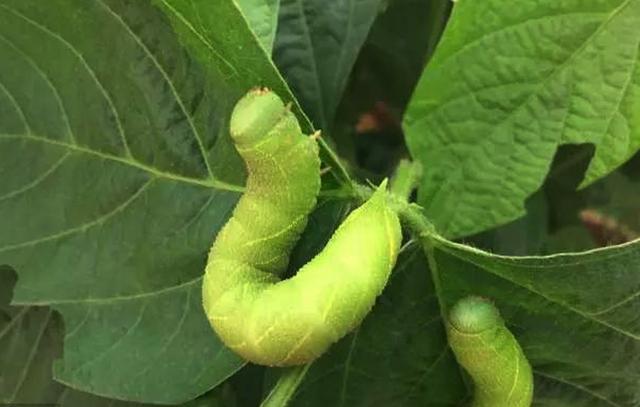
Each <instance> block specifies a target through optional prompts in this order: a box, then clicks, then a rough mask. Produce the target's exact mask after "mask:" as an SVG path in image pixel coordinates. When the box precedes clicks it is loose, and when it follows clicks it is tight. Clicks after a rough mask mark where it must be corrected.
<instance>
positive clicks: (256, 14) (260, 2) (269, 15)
mask: <svg viewBox="0 0 640 407" xmlns="http://www.w3.org/2000/svg"><path fill="white" fill-rule="evenodd" d="M238 5H239V6H240V9H241V10H242V13H243V14H244V15H245V17H246V18H247V20H249V25H250V26H251V29H252V30H253V32H254V33H255V34H256V36H257V37H258V39H259V40H260V44H261V45H262V46H263V47H264V49H265V50H266V51H267V52H268V53H269V54H270V53H271V50H272V49H273V42H274V39H275V36H276V28H277V27H278V9H279V8H280V0H238Z"/></svg>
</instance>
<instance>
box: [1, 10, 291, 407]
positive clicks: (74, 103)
mask: <svg viewBox="0 0 640 407" xmlns="http://www.w3.org/2000/svg"><path fill="white" fill-rule="evenodd" d="M162 3H163V5H165V6H166V7H165V9H167V10H169V11H170V12H171V13H172V14H171V15H172V19H173V20H174V22H176V24H177V25H180V24H182V25H183V28H184V30H190V29H192V28H193V27H194V26H193V25H192V24H191V23H189V21H187V20H185V16H184V15H183V14H180V13H179V11H178V10H179V9H177V8H176V7H178V6H177V5H175V7H170V4H171V3H179V2H178V1H175V2H170V1H169V0H167V1H164V2H162ZM202 4H205V2H202ZM206 4H207V5H208V7H209V10H208V11H209V13H210V16H215V18H216V19H221V18H222V19H223V20H224V21H225V24H223V25H220V24H215V25H214V24H210V25H208V26H206V27H214V26H215V33H213V32H212V33H211V35H212V37H210V38H208V39H207V40H206V41H205V42H204V44H205V45H206V47H207V48H206V50H207V52H208V54H207V55H208V58H207V59H206V60H205V61H204V63H203V64H202V65H201V64H199V63H197V62H196V61H194V60H193V59H192V58H190V57H189V55H188V54H187V52H186V51H185V49H184V48H183V47H182V46H181V44H180V43H179V42H178V41H177V38H176V35H175V33H174V32H173V30H172V27H171V25H170V24H169V23H168V22H167V20H166V17H165V16H164V15H163V14H162V13H161V12H160V11H159V10H157V9H156V8H154V7H152V6H150V5H149V4H148V2H145V1H133V2H131V1H124V0H92V1H86V0H60V1H56V2H41V1H37V0H29V1H23V0H2V1H0V60H1V61H2V63H0V174H1V177H0V213H1V214H2V219H3V220H5V223H3V227H2V228H1V229H0V264H9V265H11V266H12V267H13V268H15V269H16V271H17V273H18V275H19V280H18V285H17V287H16V290H15V296H14V303H15V304H21V305H51V306H52V308H53V309H54V310H57V311H59V312H60V313H61V314H62V316H63V318H64V325H65V329H66V340H65V349H64V357H63V359H61V360H60V361H58V363H56V367H55V377H56V379H57V380H59V381H61V382H63V383H66V384H69V385H70V386H73V387H74V388H77V389H81V390H84V391H87V392H91V393H95V394H100V395H104V396H110V397H114V398H118V399H125V400H135V401H145V402H155V403H180V402H184V401H186V400H189V399H192V398H194V397H196V396H197V395H199V394H202V393H204V392H205V391H207V390H208V389H210V388H212V387H214V386H216V385H217V384H218V383H220V382H222V381H223V380H224V379H226V378H227V377H228V376H229V375H231V374H232V373H234V372H235V371H236V370H237V369H238V368H239V367H240V366H242V365H243V363H244V362H243V361H242V360H240V359H239V358H238V357H237V356H235V355H234V354H232V353H231V352H230V351H228V350H227V349H226V348H225V347H223V346H222V344H221V343H220V342H219V341H218V340H217V338H216V336H215V334H214V333H213V331H212V330H211V328H210V327H209V324H208V323H207V321H206V318H205V317H204V314H203V311H202V309H201V303H200V302H201V300H200V279H201V274H202V272H203V269H204V264H205V260H206V253H207V250H208V248H209V246H210V244H211V241H212V240H213V237H214V236H215V233H216V231H217V230H218V229H219V228H220V227H221V225H222V224H223V223H224V222H225V221H226V219H227V218H228V216H229V213H230V211H231V209H232V208H233V206H234V204H235V202H236V200H237V199H238V197H239V191H240V189H241V187H240V185H241V182H242V181H243V169H242V166H241V164H240V163H239V161H238V160H236V159H234V158H233V157H234V156H233V154H231V153H232V152H233V148H232V147H231V146H230V145H229V143H228V137H227V131H228V129H227V126H228V125H227V120H228V117H229V114H230V110H231V108H232V107H233V106H234V104H235V102H236V100H237V99H238V98H239V97H240V96H241V95H242V94H243V93H245V92H246V90H247V89H249V88H251V87H254V86H256V85H266V86H270V87H272V88H274V89H279V90H280V91H282V93H283V94H286V93H287V92H288V91H287V90H286V86H285V85H284V82H283V81H282V79H281V78H280V77H279V76H278V74H277V72H276V70H275V68H274V67H273V65H272V64H271V62H270V61H269V59H268V57H267V56H266V54H265V53H264V50H262V49H261V48H260V46H259V44H258V42H257V40H256V38H255V36H254V35H253V34H252V33H251V32H250V31H249V29H248V26H247V24H246V21H245V20H244V18H243V16H242V15H241V13H240V11H239V10H238V8H237V6H236V5H235V4H234V3H232V1H231V0H221V1H215V2H206ZM218 21H219V20H218ZM113 44H117V46H113Z"/></svg>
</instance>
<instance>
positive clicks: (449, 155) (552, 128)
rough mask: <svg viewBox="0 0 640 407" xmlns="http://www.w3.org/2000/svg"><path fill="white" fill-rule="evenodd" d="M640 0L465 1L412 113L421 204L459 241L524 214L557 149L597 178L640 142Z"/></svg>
mask: <svg viewBox="0 0 640 407" xmlns="http://www.w3.org/2000/svg"><path fill="white" fill-rule="evenodd" d="M638 26H640V2H638V1H636V0H604V1H603V0H569V1H562V2H558V1H554V0H544V1H535V2H531V1H528V0H517V1H505V0H488V1H468V0H460V1H458V2H456V5H455V6H454V11H453V15H452V17H451V20H450V23H449V25H448V26H447V29H446V31H445V34H444V37H443V40H442V42H441V44H440V46H439V47H438V49H437V51H436V53H435V55H434V57H433V59H432V60H431V63H430V64H429V65H428V66H427V68H426V70H425V71H424V74H423V77H422V79H421V81H420V83H419V85H418V87H417V89H416V91H415V93H414V96H413V99H412V102H411V105H410V107H409V110H408V112H407V114H406V117H405V119H404V125H405V129H406V133H407V141H408V144H409V147H410V150H411V152H412V154H413V156H414V158H415V159H417V160H420V161H421V162H422V163H423V164H424V166H425V168H426V171H425V174H426V176H425V178H424V180H423V183H422V187H421V189H420V193H419V202H420V203H421V204H422V205H423V206H424V207H425V208H426V210H427V213H428V214H429V216H430V218H431V219H432V220H433V221H434V222H435V224H436V225H437V227H438V228H439V230H440V231H441V232H442V233H444V234H445V235H447V236H449V237H459V236H463V235H469V234H472V233H475V232H479V231H482V230H485V229H487V228H490V227H493V226H496V225H498V224H502V223H505V222H507V221H509V220H512V219H515V218H516V217H518V216H520V215H522V214H523V211H524V200H525V198H526V197H527V196H529V195H530V194H531V193H533V192H534V191H535V190H536V189H537V188H538V187H539V186H540V185H541V184H542V182H543V179H544V176H545V175H546V172H547V170H548V167H549V165H550V162H551V160H552V158H553V155H554V153H555V151H556V148H557V147H558V146H559V145H562V144H569V143H573V144H575V143H593V144H594V145H595V146H596V152H595V155H594V157H593V159H592V161H591V164H590V166H589V168H588V170H587V173H586V175H585V177H584V181H583V184H582V185H587V184H589V183H591V182H593V181H594V180H596V179H598V178H600V177H602V176H604V175H605V174H607V173H608V172H610V171H611V170H612V169H614V168H616V167H617V166H619V165H620V164H622V163H623V162H624V161H626V160H627V159H628V158H629V157H630V156H631V155H632V154H633V153H634V152H635V151H636V150H637V149H638V148H639V147H640V113H639V112H640V108H639V107H640V63H638V62H639V61H640V57H639V56H638V49H639V47H640V30H638Z"/></svg>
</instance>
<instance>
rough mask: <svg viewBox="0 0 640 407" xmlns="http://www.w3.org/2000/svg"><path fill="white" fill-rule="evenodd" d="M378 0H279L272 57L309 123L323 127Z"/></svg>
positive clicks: (331, 114) (330, 117) (326, 126)
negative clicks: (310, 121) (277, 21)
mask: <svg viewBox="0 0 640 407" xmlns="http://www.w3.org/2000/svg"><path fill="white" fill-rule="evenodd" d="M381 3H382V0H364V1H356V0H348V1H343V0H330V1H325V0H281V2H280V18H279V23H278V32H277V36H276V43H275V47H274V54H273V58H274V60H275V62H276V64H277V65H278V68H279V69H280V71H281V72H282V73H283V75H284V76H285V78H286V79H287V82H288V83H289V85H290V86H291V88H292V89H293V91H294V93H295V95H296V97H297V98H298V100H299V101H300V103H301V104H302V107H303V108H304V111H305V112H306V113H307V114H308V115H309V116H310V117H311V119H312V121H313V123H314V124H315V125H316V126H317V127H319V128H320V129H323V130H325V131H328V130H330V129H331V126H332V124H333V119H334V116H335V113H336V109H337V108H338V104H339V102H340V99H341V98H342V93H343V92H344V90H345V87H346V85H347V81H348V78H349V74H350V73H351V69H352V68H353V64H354V63H355V61H356V57H357V56H358V53H359V52H360V48H361V47H362V44H363V43H364V41H365V39H366V38H367V34H368V33H369V29H370V28H371V25H372V24H373V22H374V20H375V18H376V16H377V14H378V9H379V7H380V5H381Z"/></svg>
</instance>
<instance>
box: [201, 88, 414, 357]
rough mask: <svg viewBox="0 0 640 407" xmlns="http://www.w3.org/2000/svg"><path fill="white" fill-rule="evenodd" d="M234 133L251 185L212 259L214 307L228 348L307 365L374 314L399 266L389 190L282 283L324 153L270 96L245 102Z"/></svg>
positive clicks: (209, 307)
mask: <svg viewBox="0 0 640 407" xmlns="http://www.w3.org/2000/svg"><path fill="white" fill-rule="evenodd" d="M230 127H231V136H232V138H233V140H234V142H235V143H236V147H237V149H238V151H239V153H240V155H241V156H242V158H243V159H244V161H245V163H246V165H247V170H248V180H247V186H246V191H245V193H244V195H243V196H242V197H241V198H240V200H239V202H238V204H237V206H236V208H235V210H234V212H233V216H232V217H231V218H230V219H229V221H228V222H227V224H226V225H225V226H224V227H223V228H222V230H221V231H220V233H219V234H218V236H217V238H216V240H215V242H214V244H213V246H212V248H211V251H210V253H209V260H208V264H207V267H206V273H205V277H204V282H203V305H204V309H205V312H206V314H207V317H208V319H209V322H210V323H211V325H212V327H213V328H214V330H215V331H216V333H217V334H218V336H219V337H220V338H221V339H222V341H223V342H224V343H225V345H227V346H228V347H229V348H231V349H232V350H234V351H235V352H236V353H238V354H239V355H241V356H242V357H244V358H245V359H247V360H249V361H252V362H254V363H258V364H263V365H270V366H288V365H297V364H304V363H307V362H309V361H311V360H313V359H315V358H317V357H318V356H319V355H320V354H322V353H323V352H324V351H325V350H326V349H327V348H328V347H329V346H330V345H331V344H332V343H333V342H335V341H337V340H338V339H340V338H341V337H343V336H344V335H345V334H347V333H348V332H349V331H351V330H352V329H353V328H354V327H355V326H357V325H358V324H359V323H360V322H361V321H362V319H363V318H364V316H365V315H366V314H367V313H368V312H369V310H370V309H371V307H372V306H373V303H374V302H375V298H376V297H377V296H378V295H379V294H380V292H381V291H382V289H383V287H384V285H385V284H386V282H387V279H388V276H389V273H390V272H391V269H392V268H393V266H394V265H395V261H396V257H397V254H398V250H399V246H400V241H401V232H400V223H399V220H398V217H397V215H396V214H395V212H393V211H392V210H391V209H389V208H388V206H387V203H386V199H385V193H384V190H383V188H384V186H381V188H379V189H378V191H377V192H376V193H374V194H373V196H372V197H371V198H370V199H369V200H368V201H367V202H366V203H365V204H364V205H362V206H361V207H359V208H358V209H356V210H355V211H353V212H352V213H351V214H350V215H349V216H348V217H347V219H346V220H345V221H344V222H343V223H342V224H341V225H340V227H339V228H338V229H337V230H336V232H335V233H334V235H333V236H332V237H331V239H330V240H329V242H328V243H327V245H326V247H325V248H324V249H323V250H322V251H321V252H320V253H319V254H318V255H317V256H316V257H315V258H313V259H312V260H311V261H310V262H309V263H307V264H306V265H304V266H303V267H302V268H301V269H300V270H299V271H298V272H297V274H296V275H295V276H294V277H292V278H290V279H287V280H283V281H280V279H279V277H278V276H279V274H280V273H281V272H282V271H284V270H285V268H286V266H287V263H288V259H289V254H290V252H291V249H292V248H293V246H294V244H295V243H296V241H297V240H298V238H299V236H300V233H301V232H302V231H303V229H304V228H305V226H306V223H307V216H308V214H309V213H310V212H311V210H312V209H313V208H314V206H315V204H316V197H317V195H318V192H319V189H320V161H319V158H318V147H317V144H316V141H315V138H313V137H303V136H302V134H301V130H300V127H299V125H298V122H297V120H296V118H295V116H294V115H293V114H292V113H291V112H290V111H289V109H288V108H287V107H286V106H285V105H284V104H283V103H282V101H281V100H280V99H279V98H278V96H276V95H275V94H274V93H272V92H270V91H267V90H253V91H251V92H250V93H249V94H247V95H246V96H245V97H244V98H243V99H241V100H240V102H238V104H237V105H236V107H235V109H234V111H233V114H232V117H231V123H230Z"/></svg>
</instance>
